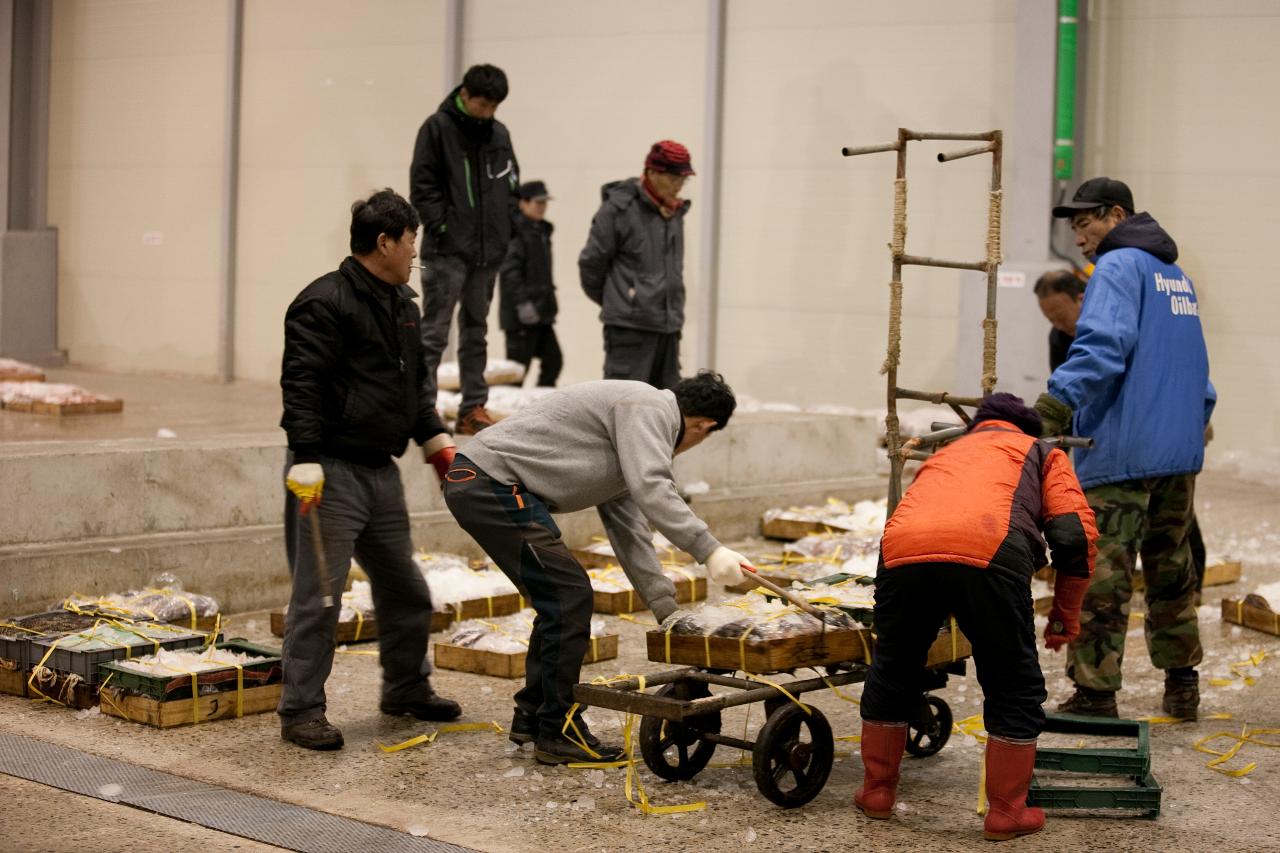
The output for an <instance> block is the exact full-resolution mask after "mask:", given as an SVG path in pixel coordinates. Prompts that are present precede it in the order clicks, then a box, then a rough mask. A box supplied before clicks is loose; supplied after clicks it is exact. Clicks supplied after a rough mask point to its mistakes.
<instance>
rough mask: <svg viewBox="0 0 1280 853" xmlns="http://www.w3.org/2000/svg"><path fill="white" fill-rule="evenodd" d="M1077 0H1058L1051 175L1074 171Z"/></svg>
mask: <svg viewBox="0 0 1280 853" xmlns="http://www.w3.org/2000/svg"><path fill="white" fill-rule="evenodd" d="M1077 7H1078V3H1077V0H1058V87H1057V88H1058V92H1057V104H1056V105H1055V109H1054V129H1053V176H1054V178H1056V179H1057V180H1059V181H1069V180H1071V177H1072V175H1073V174H1074V173H1075V138H1076V31H1077V28H1078V27H1079V22H1078V20H1077V18H1076V10H1077Z"/></svg>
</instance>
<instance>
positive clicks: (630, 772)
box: [622, 675, 707, 814]
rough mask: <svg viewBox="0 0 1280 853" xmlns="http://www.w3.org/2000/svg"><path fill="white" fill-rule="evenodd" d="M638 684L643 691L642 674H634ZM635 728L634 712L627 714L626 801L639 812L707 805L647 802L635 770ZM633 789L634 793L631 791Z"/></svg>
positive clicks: (678, 811)
mask: <svg viewBox="0 0 1280 853" xmlns="http://www.w3.org/2000/svg"><path fill="white" fill-rule="evenodd" d="M636 677H637V679H638V680H639V683H640V686H639V688H638V690H639V691H640V692H641V693H643V692H644V686H645V684H644V676H643V675H640V676H636ZM634 728H635V714H627V722H626V725H625V726H624V731H623V733H622V737H623V739H624V740H625V741H626V743H627V778H626V781H625V782H624V783H623V792H624V793H625V794H626V796H627V802H629V803H631V805H633V806H635V807H636V808H637V809H639V810H640V812H641V814H682V813H685V812H696V811H702V810H703V809H705V808H706V807H707V804H706V802H703V801H699V802H696V803H685V804H683V805H678V806H654V805H650V803H649V795H648V794H646V793H645V790H644V783H643V782H642V781H641V780H640V774H639V773H638V772H637V771H636V761H635V743H634V739H633V738H632V731H633V729H634ZM633 790H634V792H635V793H634V794H633V793H632V791H633Z"/></svg>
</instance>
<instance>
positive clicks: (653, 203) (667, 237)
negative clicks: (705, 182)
mask: <svg viewBox="0 0 1280 853" xmlns="http://www.w3.org/2000/svg"><path fill="white" fill-rule="evenodd" d="M693 173H694V172H693V164H692V162H691V161H690V159H689V150H688V149H687V148H685V147H684V146H683V145H681V144H680V143H679V142H672V141H671V140H669V139H667V140H663V141H661V142H655V143H654V144H653V146H652V147H651V148H650V149H649V154H648V156H647V157H645V161H644V175H643V176H642V177H640V178H630V179H628V180H624V181H614V182H613V183H609V184H605V185H604V187H603V188H602V189H601V195H602V196H603V198H604V203H603V204H601V205H600V209H599V210H598V211H596V215H595V218H593V219H592V220H591V233H590V235H589V236H588V237H587V245H586V248H584V249H583V250H582V254H581V255H580V256H579V257H578V271H579V273H580V274H581V277H582V289H583V291H584V292H585V293H586V294H587V297H588V298H590V299H591V301H592V302H594V303H596V304H597V305H599V306H600V321H601V322H602V323H604V378H605V379H635V380H639V381H640V382H648V383H649V384H650V385H653V386H654V387H656V388H674V387H675V385H676V383H677V382H679V381H680V331H681V329H682V328H684V216H685V214H686V213H687V212H688V211H689V202H688V201H685V200H684V199H682V198H680V190H681V188H682V187H683V186H684V183H685V181H686V180H688V178H689V176H691V175H692V174H693Z"/></svg>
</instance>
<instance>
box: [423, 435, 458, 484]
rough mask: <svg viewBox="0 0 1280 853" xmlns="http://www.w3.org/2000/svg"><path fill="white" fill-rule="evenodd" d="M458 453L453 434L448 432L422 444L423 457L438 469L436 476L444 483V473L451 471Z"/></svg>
mask: <svg viewBox="0 0 1280 853" xmlns="http://www.w3.org/2000/svg"><path fill="white" fill-rule="evenodd" d="M456 455H458V447H457V445H455V444H454V443H453V436H451V435H449V434H448V433H447V432H442V433H440V434H439V435H437V436H435V437H433V438H430V439H428V440H427V441H426V443H424V444H423V445H422V457H423V458H424V459H425V460H426V461H427V464H429V465H431V466H432V467H433V468H435V469H436V476H437V477H439V478H440V482H441V483H444V475H445V474H447V473H449V466H450V465H452V464H453V457H454V456H456Z"/></svg>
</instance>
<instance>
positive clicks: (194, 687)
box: [187, 671, 200, 725]
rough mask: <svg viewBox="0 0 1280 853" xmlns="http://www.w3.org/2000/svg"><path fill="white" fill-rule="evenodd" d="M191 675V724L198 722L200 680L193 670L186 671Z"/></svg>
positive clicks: (197, 723)
mask: <svg viewBox="0 0 1280 853" xmlns="http://www.w3.org/2000/svg"><path fill="white" fill-rule="evenodd" d="M187 674H188V675H190V676H191V724H192V725H199V724H200V680H199V676H197V675H196V674H195V672H194V671H192V672H189V673H187Z"/></svg>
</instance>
